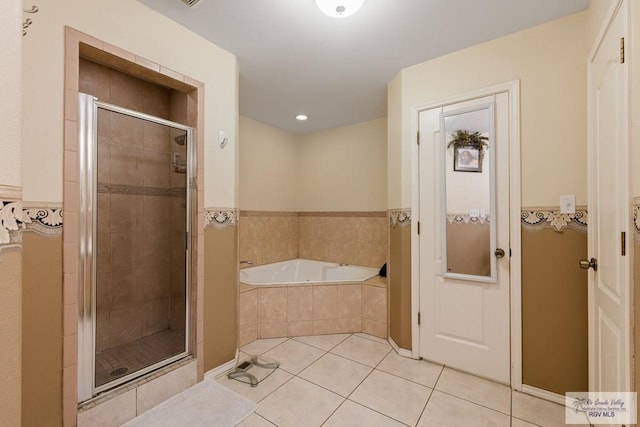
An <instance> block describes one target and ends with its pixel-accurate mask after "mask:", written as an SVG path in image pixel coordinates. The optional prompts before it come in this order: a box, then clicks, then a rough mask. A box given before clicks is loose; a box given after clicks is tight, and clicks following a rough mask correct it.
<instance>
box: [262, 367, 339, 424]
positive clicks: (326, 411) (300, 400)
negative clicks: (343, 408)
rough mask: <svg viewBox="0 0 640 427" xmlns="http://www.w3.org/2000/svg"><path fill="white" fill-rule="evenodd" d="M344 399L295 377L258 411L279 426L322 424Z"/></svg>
mask: <svg viewBox="0 0 640 427" xmlns="http://www.w3.org/2000/svg"><path fill="white" fill-rule="evenodd" d="M343 400H344V399H343V398H342V397H340V396H338V395H337V394H334V393H331V392H330V391H327V390H325V389H323V388H321V387H318V386H317V385H314V384H311V383H309V382H307V381H304V380H301V379H300V378H292V379H291V381H289V382H288V383H286V384H285V385H284V386H282V387H281V388H279V389H278V390H276V391H275V392H274V393H273V394H271V395H269V396H268V397H267V398H265V399H264V400H263V401H262V402H260V404H259V405H258V409H256V413H257V414H259V415H261V416H263V417H264V418H266V419H267V420H269V421H271V422H272V423H274V424H276V425H277V426H279V427H299V426H303V425H306V426H319V425H321V424H322V423H323V422H324V421H325V420H326V419H327V418H329V416H330V415H331V414H332V413H333V411H335V410H336V408H338V406H340V404H341V403H342V401H343ZM292 402H295V404H294V405H292V404H291V403H292Z"/></svg>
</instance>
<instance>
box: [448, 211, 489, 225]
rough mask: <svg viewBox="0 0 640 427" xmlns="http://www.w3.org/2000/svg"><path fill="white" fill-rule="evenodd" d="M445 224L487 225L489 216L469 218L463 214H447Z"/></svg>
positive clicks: (469, 216)
mask: <svg viewBox="0 0 640 427" xmlns="http://www.w3.org/2000/svg"><path fill="white" fill-rule="evenodd" d="M447 223H448V224H477V225H484V224H489V216H488V215H487V216H482V217H478V216H471V215H469V214H464V213H448V214H447Z"/></svg>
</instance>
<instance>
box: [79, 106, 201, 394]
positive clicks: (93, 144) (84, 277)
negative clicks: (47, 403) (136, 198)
mask: <svg viewBox="0 0 640 427" xmlns="http://www.w3.org/2000/svg"><path fill="white" fill-rule="evenodd" d="M99 108H101V109H103V110H107V111H111V112H115V113H120V114H124V115H127V116H130V117H134V118H137V119H142V120H147V121H150V122H153V123H157V124H160V125H164V126H170V127H173V128H176V129H180V130H183V131H185V132H186V134H187V139H186V144H187V147H186V150H187V154H186V157H187V174H186V184H185V190H186V210H185V215H186V236H185V241H186V244H185V257H186V259H185V317H186V319H185V331H184V332H185V351H184V352H182V353H180V354H177V355H175V356H171V357H169V358H167V359H164V360H162V361H160V362H157V363H155V364H153V365H150V366H147V367H145V368H142V369H140V370H137V371H135V372H132V373H131V374H129V375H125V376H124V377H121V378H118V379H116V380H113V381H110V382H108V383H106V384H103V385H101V386H98V387H96V385H95V360H96V321H97V319H96V317H97V311H96V295H97V294H96V282H97V274H96V271H97V268H96V261H97V259H96V250H95V248H96V244H97V230H96V225H97V213H98V212H97V199H98V198H97V190H98V177H97V162H98V146H97V144H98V122H97V117H98V109H99ZM193 135H194V129H193V128H192V127H189V126H185V125H183V124H180V123H176V122H172V121H170V120H165V119H162V118H160V117H155V116H152V115H149V114H145V113H141V112H139V111H134V110H130V109H127V108H123V107H119V106H117V105H113V104H108V103H105V102H101V101H98V99H97V98H96V97H94V96H93V95H87V94H84V93H79V94H78V157H79V184H80V215H79V249H80V259H79V260H78V276H79V279H80V283H81V284H80V286H79V289H78V402H85V401H87V400H90V399H92V398H93V397H95V396H96V395H97V394H99V393H102V392H104V391H107V390H110V389H112V388H114V387H117V386H119V385H121V384H124V383H127V382H130V381H132V380H135V379H136V378H140V377H141V376H143V375H145V374H148V373H149V372H152V371H155V370H157V369H160V368H162V367H164V366H167V365H169V364H171V363H173V362H176V361H178V360H181V359H184V358H186V357H188V356H189V355H191V354H192V339H191V338H192V337H191V333H192V324H191V322H192V319H191V309H192V308H191V306H192V301H191V286H192V283H191V278H192V267H193V266H192V246H193V242H192V241H191V238H192V236H193V235H194V234H193V233H192V225H193V223H194V221H193V217H192V215H193V212H195V210H194V209H193V206H192V203H193V201H194V200H196V198H195V197H194V194H193V193H194V190H195V187H194V186H193V185H192V183H193V182H194V181H195V176H194V173H193V168H194V167H195V165H197V161H196V151H195V146H194V144H193Z"/></svg>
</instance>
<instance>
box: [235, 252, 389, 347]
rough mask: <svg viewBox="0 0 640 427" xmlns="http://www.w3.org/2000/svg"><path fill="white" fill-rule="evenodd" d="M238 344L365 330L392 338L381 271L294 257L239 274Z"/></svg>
mask: <svg viewBox="0 0 640 427" xmlns="http://www.w3.org/2000/svg"><path fill="white" fill-rule="evenodd" d="M239 289H240V295H239V315H238V323H239V325H238V326H239V337H238V338H239V345H240V346H243V345H246V344H248V343H250V342H252V341H254V340H256V339H258V338H279V337H294V336H306V335H323V334H336V333H354V332H364V333H367V334H370V335H374V336H377V337H380V338H385V339H386V338H387V284H386V279H384V278H382V277H380V276H378V268H371V267H363V266H352V265H343V264H336V263H331V262H323V261H314V260H305V259H294V260H289V261H283V262H277V263H272V264H266V265H260V266H255V267H248V268H243V269H242V270H240V285H239Z"/></svg>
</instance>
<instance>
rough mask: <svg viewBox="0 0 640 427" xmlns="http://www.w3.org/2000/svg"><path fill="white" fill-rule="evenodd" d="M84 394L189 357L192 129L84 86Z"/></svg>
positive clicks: (80, 337)
mask: <svg viewBox="0 0 640 427" xmlns="http://www.w3.org/2000/svg"><path fill="white" fill-rule="evenodd" d="M78 125H79V135H80V141H79V153H78V154H79V158H80V170H79V173H80V176H79V182H80V195H81V196H80V198H81V200H80V206H81V213H80V260H79V262H80V266H79V272H80V273H79V274H80V275H81V281H82V282H83V285H82V286H81V288H80V293H79V298H80V301H79V317H78V319H79V320H78V346H79V348H78V400H79V401H80V402H82V401H86V400H88V399H91V398H92V397H94V396H96V395H97V394H99V393H101V392H103V391H106V390H109V389H111V388H113V387H115V386H118V385H120V384H123V383H125V382H128V381H131V380H133V379H135V378H138V377H140V376H142V375H145V374H147V373H149V372H151V371H154V370H157V369H159V368H162V367H164V366H166V365H168V364H170V363H173V362H175V361H177V360H179V359H182V358H185V357H187V356H189V355H190V354H191V352H192V350H191V337H190V327H191V321H190V319H191V316H190V307H191V304H190V292H189V288H190V287H189V286H187V284H188V283H191V280H190V276H191V272H192V269H191V248H190V247H189V246H190V239H189V236H190V235H191V233H190V231H191V225H192V201H193V200H194V198H193V197H192V195H191V191H193V190H191V189H190V188H189V185H188V183H190V182H192V178H193V177H192V165H195V158H194V157H195V153H194V147H193V144H192V143H191V142H192V128H190V127H188V126H185V125H182V124H179V123H174V122H171V121H168V120H165V119H162V118H158V117H154V116H151V115H148V114H144V113H140V112H136V111H132V110H129V109H126V108H122V107H118V106H115V105H111V104H107V103H103V102H99V101H98V100H97V99H95V98H94V97H93V96H91V95H85V94H80V95H79V124H78Z"/></svg>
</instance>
